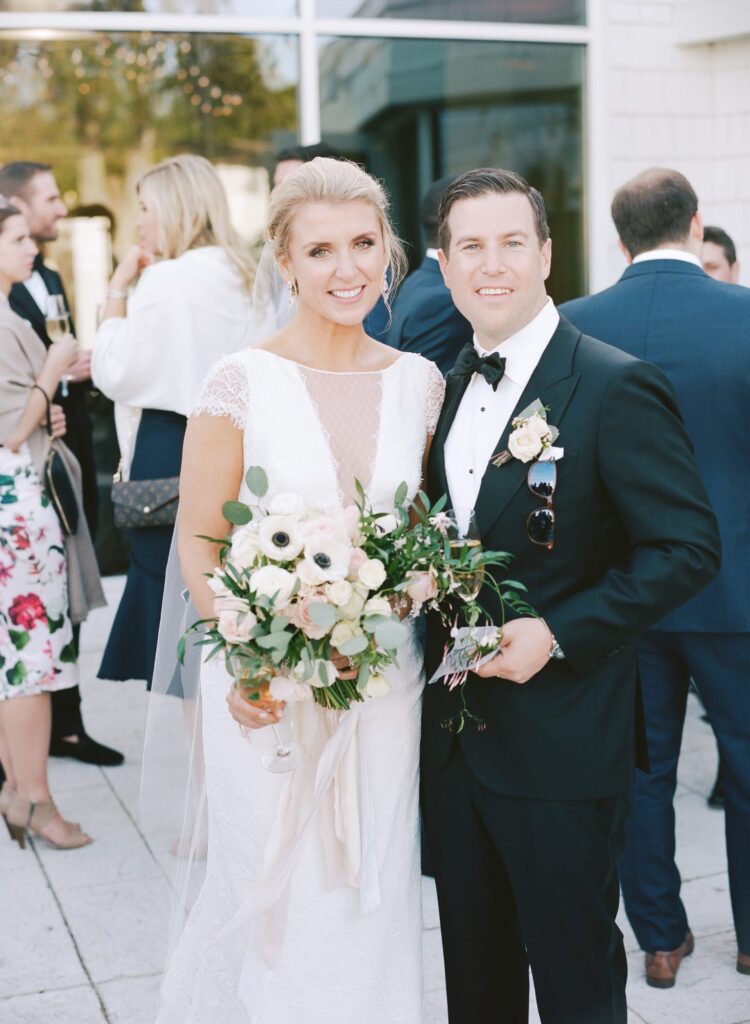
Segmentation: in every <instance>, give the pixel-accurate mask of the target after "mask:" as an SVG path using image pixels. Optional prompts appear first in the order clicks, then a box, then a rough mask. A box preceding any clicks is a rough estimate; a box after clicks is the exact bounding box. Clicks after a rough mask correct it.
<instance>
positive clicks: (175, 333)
mask: <svg viewBox="0 0 750 1024" xmlns="http://www.w3.org/2000/svg"><path fill="white" fill-rule="evenodd" d="M272 330H273V328H272V325H271V324H267V323H261V322H260V321H259V318H257V317H256V316H255V315H254V314H253V308H252V302H251V300H250V296H249V295H248V293H247V291H246V290H245V288H244V287H243V285H242V282H241V281H240V277H239V274H238V273H237V271H236V270H235V268H234V266H233V265H232V263H231V262H230V260H229V258H228V257H227V255H226V254H225V252H224V250H223V249H221V248H219V247H218V246H205V247H202V248H198V249H190V250H188V252H186V253H183V255H182V256H179V257H178V258H177V259H172V260H161V261H160V262H158V263H154V264H153V265H152V266H150V267H147V268H146V270H144V272H143V273H142V274H141V277H140V280H139V281H138V284H137V285H136V287H135V290H134V291H133V293H132V295H131V296H130V298H129V300H128V309H127V315H126V316H124V317H110V318H109V319H108V320H105V321H103V323H102V325H101V326H100V328H99V330H98V331H97V333H96V340H95V342H94V351H93V357H92V363H91V378H92V380H93V382H94V384H95V385H96V387H98V388H99V390H100V391H102V392H103V393H104V394H105V395H106V396H107V397H108V398H111V399H112V400H113V401H114V402H115V426H116V428H117V440H118V442H119V445H120V454H121V457H122V473H123V479H125V480H127V479H128V474H129V469H130V463H131V461H132V457H133V447H134V444H135V437H136V432H137V430H138V424H139V423H140V418H141V410H142V409H162V410H167V411H169V412H176V413H179V414H180V415H182V416H189V415H190V413H191V412H192V409H193V406H194V404H195V402H196V399H197V398H198V392H199V390H200V386H201V384H202V382H203V378H204V377H205V376H206V374H207V373H208V371H209V370H210V368H211V367H212V366H213V364H214V363H215V362H216V361H217V360H218V359H220V358H221V357H222V356H225V355H229V354H230V353H232V352H237V351H239V350H240V349H242V348H245V347H246V346H252V345H257V344H258V343H259V342H260V341H262V339H263V338H264V337H267V336H268V335H269V334H271V333H272Z"/></svg>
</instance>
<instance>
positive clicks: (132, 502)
mask: <svg viewBox="0 0 750 1024" xmlns="http://www.w3.org/2000/svg"><path fill="white" fill-rule="evenodd" d="M179 491H180V478H179V477H178V476H169V477H164V478H163V479H161V480H121V479H120V471H119V469H118V471H117V473H116V474H115V478H114V480H113V481H112V505H113V506H114V516H115V526H118V527H120V528H121V529H129V530H133V529H140V528H142V527H144V526H174V522H175V519H176V518H177V500H178V498H179Z"/></svg>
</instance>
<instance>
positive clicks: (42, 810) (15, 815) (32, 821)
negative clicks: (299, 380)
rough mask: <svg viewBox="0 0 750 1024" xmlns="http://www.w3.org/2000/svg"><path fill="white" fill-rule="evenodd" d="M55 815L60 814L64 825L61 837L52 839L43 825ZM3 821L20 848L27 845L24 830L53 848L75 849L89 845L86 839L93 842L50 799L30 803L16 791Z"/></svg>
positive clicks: (46, 824) (46, 825)
mask: <svg viewBox="0 0 750 1024" xmlns="http://www.w3.org/2000/svg"><path fill="white" fill-rule="evenodd" d="M55 818H60V820H61V821H62V823H63V825H64V826H65V828H64V831H63V838H62V839H52V838H51V837H50V836H49V835H46V834H45V829H47V828H48V827H49V825H50V822H52V821H53V820H54V819H55ZM6 821H7V823H8V828H9V830H10V834H11V836H12V837H13V839H15V840H16V842H17V843H18V845H19V846H20V847H21V849H22V850H23V849H24V848H25V846H26V834H27V832H30V833H31V835H33V836H38V837H39V838H40V839H43V840H44V841H45V842H46V843H49V845H50V846H52V847H54V849H56V850H77V849H79V847H81V846H88V845H89V843H91V842H93V840H92V839H91V836H87V835H86V833H85V832H82V831H81V829H80V828H79V827H78V826H77V825H74V824H72V823H71V822H69V821H65V819H64V818H62V815H61V814H60V812H59V811H58V809H57V808H56V807H55V805H54V803H53V802H52V800H41V801H40V802H39V803H32V802H31V801H30V800H26V799H25V798H24V797H22V796H19V795H18V793H16V794H15V795H14V797H13V799H12V801H11V804H10V807H9V809H8V813H7V816H6Z"/></svg>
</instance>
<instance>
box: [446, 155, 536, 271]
mask: <svg viewBox="0 0 750 1024" xmlns="http://www.w3.org/2000/svg"><path fill="white" fill-rule="evenodd" d="M513 192H516V193H518V194H520V195H522V196H526V198H527V199H528V201H529V202H530V203H531V209H532V212H533V214H534V224H535V225H536V233H537V236H538V238H539V244H540V245H541V244H542V243H544V242H546V241H547V239H548V238H549V225H548V224H547V210H546V208H545V205H544V199H543V198H542V193H541V192H539V191H537V189H535V188H532V186H531V185H529V183H528V181H526V179H525V178H522V177H521V175H520V174H516V173H515V171H504V170H503V169H502V167H478V168H477V169H476V170H473V171H466V172H465V173H464V174H459V176H458V177H457V178H456V179H455V180H454V181H453V182H452V184H450V185H449V186H448V188H447V189H446V190H445V195H444V196H443V199H442V202H441V203H440V213H439V223H438V242H439V244H440V248H441V249H442V250H443V252H444V253H445V254H446V255H447V253H448V248H449V247H450V244H451V233H450V229H449V227H448V214H449V213H450V212H451V208H452V207H453V204H454V203H457V202H458V201H459V199H478V198H479V197H480V196H487V195H491V194H492V193H497V194H499V195H509V194H510V193H513Z"/></svg>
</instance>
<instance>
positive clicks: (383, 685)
mask: <svg viewBox="0 0 750 1024" xmlns="http://www.w3.org/2000/svg"><path fill="white" fill-rule="evenodd" d="M390 688H391V684H390V683H389V682H388V680H387V679H386V678H385V676H384V675H383V673H382V672H374V673H373V674H372V675H371V676H370V678H369V679H368V680H367V682H366V683H365V693H366V694H367V696H368V697H385V695H386V694H387V693H388V691H389V690H390Z"/></svg>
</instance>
